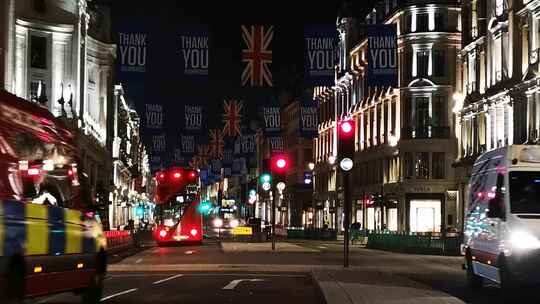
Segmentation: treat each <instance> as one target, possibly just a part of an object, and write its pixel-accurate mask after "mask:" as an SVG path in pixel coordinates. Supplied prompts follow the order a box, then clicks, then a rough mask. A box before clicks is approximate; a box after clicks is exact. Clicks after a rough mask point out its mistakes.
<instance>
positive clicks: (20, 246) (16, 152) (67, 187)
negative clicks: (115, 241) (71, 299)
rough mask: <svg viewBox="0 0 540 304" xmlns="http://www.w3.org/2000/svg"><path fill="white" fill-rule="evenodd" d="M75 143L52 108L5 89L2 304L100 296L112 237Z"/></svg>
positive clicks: (0, 166)
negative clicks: (53, 295) (97, 207)
mask: <svg viewBox="0 0 540 304" xmlns="http://www.w3.org/2000/svg"><path fill="white" fill-rule="evenodd" d="M74 140H75V139H74V135H72V133H71V132H70V131H69V130H68V128H67V127H66V126H65V124H64V123H63V122H62V121H61V120H59V119H56V118H55V117H54V116H53V115H51V113H50V112H48V111H47V110H46V109H45V108H42V107H40V106H38V105H36V104H33V103H31V102H29V101H26V100H24V99H20V98H17V97H16V96H14V95H12V94H9V93H7V92H5V91H1V90H0V303H18V302H22V300H23V299H24V298H27V297H35V296H40V295H45V294H51V293H57V292H65V291H74V292H76V293H79V294H81V295H82V299H83V302H84V303H98V302H99V300H100V299H101V293H102V288H103V280H104V277H105V273H106V268H107V264H106V254H105V249H106V248H105V247H106V240H105V237H104V234H103V231H102V228H101V224H100V222H99V218H98V217H97V216H96V215H95V214H94V210H95V208H94V207H93V203H92V199H91V195H90V191H89V188H88V180H87V179H88V178H87V175H86V174H85V172H84V168H83V167H82V165H83V164H82V163H81V162H80V161H78V158H77V155H76V154H77V153H76V149H75V145H74Z"/></svg>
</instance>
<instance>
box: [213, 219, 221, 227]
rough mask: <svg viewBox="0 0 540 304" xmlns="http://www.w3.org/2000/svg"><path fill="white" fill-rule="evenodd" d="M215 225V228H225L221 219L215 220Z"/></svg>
mask: <svg viewBox="0 0 540 304" xmlns="http://www.w3.org/2000/svg"><path fill="white" fill-rule="evenodd" d="M213 224H214V227H217V228H220V227H221V226H223V220H222V219H220V218H216V219H214V222H213Z"/></svg>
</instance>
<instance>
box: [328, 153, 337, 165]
mask: <svg viewBox="0 0 540 304" xmlns="http://www.w3.org/2000/svg"><path fill="white" fill-rule="evenodd" d="M328 163H329V164H330V165H333V164H335V163H336V157H335V156H334V155H330V156H329V157H328Z"/></svg>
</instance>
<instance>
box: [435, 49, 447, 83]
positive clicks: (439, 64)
mask: <svg viewBox="0 0 540 304" xmlns="http://www.w3.org/2000/svg"><path fill="white" fill-rule="evenodd" d="M445 74H446V52H445V51H443V50H435V51H433V76H435V77H444V76H445Z"/></svg>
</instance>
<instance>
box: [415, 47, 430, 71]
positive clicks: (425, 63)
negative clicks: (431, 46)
mask: <svg viewBox="0 0 540 304" xmlns="http://www.w3.org/2000/svg"><path fill="white" fill-rule="evenodd" d="M416 62H417V65H418V68H417V74H416V75H417V76H420V77H426V76H427V75H428V68H429V50H419V51H417V52H416Z"/></svg>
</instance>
